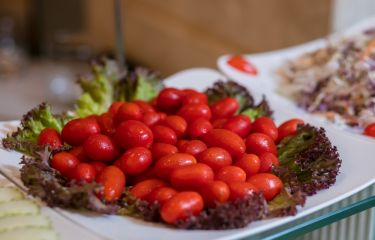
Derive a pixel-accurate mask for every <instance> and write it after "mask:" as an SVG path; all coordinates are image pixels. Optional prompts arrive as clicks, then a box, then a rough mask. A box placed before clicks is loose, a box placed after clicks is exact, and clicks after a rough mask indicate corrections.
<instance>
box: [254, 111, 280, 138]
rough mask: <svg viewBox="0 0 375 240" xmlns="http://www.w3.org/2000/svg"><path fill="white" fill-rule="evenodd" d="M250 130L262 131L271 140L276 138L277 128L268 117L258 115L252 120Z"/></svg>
mask: <svg viewBox="0 0 375 240" xmlns="http://www.w3.org/2000/svg"><path fill="white" fill-rule="evenodd" d="M252 132H257V133H264V134H266V135H267V136H269V137H270V138H271V139H272V140H273V141H276V140H277V135H278V130H277V127H276V125H275V123H274V122H273V120H272V119H271V118H269V117H260V118H257V119H256V120H255V121H254V122H253V127H252Z"/></svg>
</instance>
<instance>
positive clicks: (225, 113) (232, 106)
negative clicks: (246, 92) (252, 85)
mask: <svg viewBox="0 0 375 240" xmlns="http://www.w3.org/2000/svg"><path fill="white" fill-rule="evenodd" d="M239 107H240V105H239V104H238V101H237V99H235V98H232V97H227V98H223V99H220V100H217V101H216V102H214V103H213V104H212V105H211V113H212V119H219V118H229V117H231V116H233V114H235V113H236V112H237V110H238V109H239Z"/></svg>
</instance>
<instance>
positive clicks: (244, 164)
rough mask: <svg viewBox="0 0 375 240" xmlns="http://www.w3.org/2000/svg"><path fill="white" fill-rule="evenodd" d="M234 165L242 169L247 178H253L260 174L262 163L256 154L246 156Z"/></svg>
mask: <svg viewBox="0 0 375 240" xmlns="http://www.w3.org/2000/svg"><path fill="white" fill-rule="evenodd" d="M271 154H272V153H271ZM234 165H235V166H237V167H240V168H242V170H244V171H245V172H246V177H251V176H253V175H255V174H257V173H258V172H259V170H260V166H261V161H260V159H259V157H258V156H257V155H255V154H244V155H243V156H242V157H241V158H239V159H238V160H237V161H236V162H235V164H234Z"/></svg>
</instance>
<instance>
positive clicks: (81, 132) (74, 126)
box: [61, 118, 100, 146]
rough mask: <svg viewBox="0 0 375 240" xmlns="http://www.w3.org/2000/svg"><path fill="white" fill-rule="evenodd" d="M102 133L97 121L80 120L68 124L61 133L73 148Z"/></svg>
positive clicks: (63, 138)
mask: <svg viewBox="0 0 375 240" xmlns="http://www.w3.org/2000/svg"><path fill="white" fill-rule="evenodd" d="M98 133H100V126H99V124H98V122H97V121H96V120H93V119H87V118H86V119H85V118H78V119H74V120H71V121H70V122H68V123H67V124H66V125H65V126H64V128H63V130H62V131H61V138H62V140H63V141H64V142H66V143H67V144H69V145H71V146H79V145H82V144H83V142H84V141H85V140H86V139H87V138H88V137H89V136H91V135H94V134H98Z"/></svg>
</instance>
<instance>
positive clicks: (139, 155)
mask: <svg viewBox="0 0 375 240" xmlns="http://www.w3.org/2000/svg"><path fill="white" fill-rule="evenodd" d="M120 161H121V162H120V166H121V167H120V168H121V170H122V171H123V172H124V173H125V174H126V175H137V174H140V173H142V172H144V171H146V170H147V168H148V167H149V166H150V165H151V163H152V154H151V152H150V150H148V149H147V148H145V147H135V148H131V149H129V150H127V151H126V152H125V153H124V154H123V155H122V156H121V158H120Z"/></svg>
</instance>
